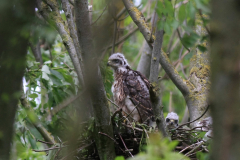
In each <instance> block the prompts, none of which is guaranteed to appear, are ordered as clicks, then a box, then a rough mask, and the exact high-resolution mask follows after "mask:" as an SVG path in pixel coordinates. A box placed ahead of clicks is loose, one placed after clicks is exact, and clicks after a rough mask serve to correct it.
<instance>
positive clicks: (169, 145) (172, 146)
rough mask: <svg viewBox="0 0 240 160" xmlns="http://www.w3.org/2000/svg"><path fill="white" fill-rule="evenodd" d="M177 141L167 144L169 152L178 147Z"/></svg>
mask: <svg viewBox="0 0 240 160" xmlns="http://www.w3.org/2000/svg"><path fill="white" fill-rule="evenodd" d="M178 143H179V142H178V141H172V142H171V143H169V144H168V149H169V150H170V151H172V150H173V149H174V148H175V147H176V146H177V145H178Z"/></svg>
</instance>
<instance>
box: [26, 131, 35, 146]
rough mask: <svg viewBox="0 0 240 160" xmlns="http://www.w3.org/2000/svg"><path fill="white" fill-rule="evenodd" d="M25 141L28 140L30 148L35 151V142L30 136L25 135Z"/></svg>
mask: <svg viewBox="0 0 240 160" xmlns="http://www.w3.org/2000/svg"><path fill="white" fill-rule="evenodd" d="M27 139H28V141H29V143H30V145H31V147H32V148H33V149H35V148H36V140H35V139H34V138H33V137H32V136H31V135H30V134H28V135H27Z"/></svg>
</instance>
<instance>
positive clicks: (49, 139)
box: [20, 88, 56, 144]
mask: <svg viewBox="0 0 240 160" xmlns="http://www.w3.org/2000/svg"><path fill="white" fill-rule="evenodd" d="M20 102H21V104H22V106H23V107H24V108H25V109H26V110H28V111H30V112H27V113H28V117H31V118H29V120H30V121H31V123H32V124H33V126H34V127H35V128H36V129H37V130H38V132H39V133H40V134H41V135H42V137H43V139H44V140H45V141H46V142H50V143H52V144H55V143H56V142H55V141H54V137H52V136H51V134H50V133H49V132H48V131H47V130H46V129H45V128H44V127H43V125H42V124H41V122H40V121H39V120H38V117H37V115H36V114H35V113H34V111H33V110H32V109H31V107H30V106H29V103H28V101H27V99H26V97H25V94H24V91H23V88H22V96H21V98H20ZM32 117H33V118H32Z"/></svg>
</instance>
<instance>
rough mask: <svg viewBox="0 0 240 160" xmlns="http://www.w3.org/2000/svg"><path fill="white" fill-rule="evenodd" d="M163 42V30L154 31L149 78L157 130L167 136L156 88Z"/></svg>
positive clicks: (158, 93)
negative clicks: (154, 37) (154, 38)
mask: <svg viewBox="0 0 240 160" xmlns="http://www.w3.org/2000/svg"><path fill="white" fill-rule="evenodd" d="M162 42H163V30H161V31H157V32H156V40H155V41H154V47H153V53H152V58H151V67H150V77H149V80H150V82H151V83H152V85H153V89H152V90H151V91H150V94H151V101H152V107H153V111H154V114H155V119H156V123H157V126H158V129H159V131H160V132H161V133H162V134H163V136H164V137H167V136H168V133H167V129H166V124H165V119H164V115H163V108H162V107H160V106H161V99H160V92H159V89H158V73H159V58H160V54H161V48H162Z"/></svg>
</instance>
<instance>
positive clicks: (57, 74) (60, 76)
mask: <svg viewBox="0 0 240 160" xmlns="http://www.w3.org/2000/svg"><path fill="white" fill-rule="evenodd" d="M50 72H51V73H52V74H53V75H54V76H56V77H57V78H58V79H60V80H62V79H64V78H63V75H62V74H61V73H60V72H58V71H56V70H53V69H50Z"/></svg>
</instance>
